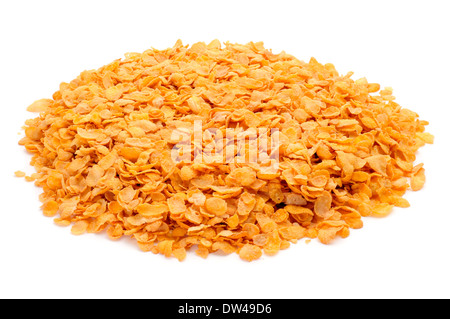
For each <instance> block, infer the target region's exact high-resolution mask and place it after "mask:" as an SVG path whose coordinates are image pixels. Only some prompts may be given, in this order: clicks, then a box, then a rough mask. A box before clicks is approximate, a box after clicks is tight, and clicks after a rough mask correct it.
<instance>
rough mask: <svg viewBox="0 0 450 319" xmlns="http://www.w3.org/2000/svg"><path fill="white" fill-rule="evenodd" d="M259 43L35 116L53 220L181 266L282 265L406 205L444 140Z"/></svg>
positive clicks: (176, 62)
mask: <svg viewBox="0 0 450 319" xmlns="http://www.w3.org/2000/svg"><path fill="white" fill-rule="evenodd" d="M351 75H352V73H349V74H347V75H344V76H343V75H340V74H339V73H338V72H337V71H336V69H335V68H334V66H333V65H332V64H320V63H319V62H318V61H316V60H315V59H314V58H311V59H310V61H309V62H307V63H306V62H303V61H300V60H298V59H296V58H295V57H293V56H291V55H288V54H286V53H285V52H281V53H278V54H275V53H273V52H272V51H271V50H268V49H266V48H264V46H263V43H261V42H256V43H254V42H250V43H248V44H246V45H241V44H232V43H224V44H221V43H220V42H219V41H218V40H214V41H212V42H211V43H209V44H205V43H196V44H194V45H192V46H190V47H189V46H187V45H183V44H182V43H181V41H177V42H176V44H175V45H174V46H173V47H172V48H168V49H166V50H156V49H150V50H147V51H144V52H142V53H129V54H126V55H125V58H123V59H121V60H116V61H113V62H111V63H109V64H107V65H105V66H103V67H100V68H99V69H97V70H89V71H84V72H82V73H81V74H80V75H79V76H78V77H77V78H76V79H74V80H73V81H70V82H68V83H61V85H60V87H59V90H58V91H57V92H55V93H54V94H53V96H52V97H51V98H46V99H40V100H37V101H36V102H34V103H32V104H31V105H30V106H28V108H27V110H28V111H30V112H37V113H39V116H38V117H36V118H34V119H29V120H27V121H26V122H25V126H24V131H25V137H24V138H23V139H21V140H20V142H19V144H20V145H23V146H24V147H25V149H26V150H27V151H28V152H29V153H31V154H32V155H33V158H32V160H31V164H32V165H33V166H34V167H35V168H36V173H35V174H31V175H30V176H25V173H23V172H21V171H17V172H15V175H16V176H18V177H25V179H26V180H27V181H34V183H35V184H36V185H37V186H39V187H42V189H43V193H42V194H41V195H40V197H39V198H40V200H41V201H42V206H41V208H42V211H43V213H44V215H45V216H49V217H54V221H55V223H56V224H58V225H61V226H69V225H72V228H71V232H72V233H73V234H75V235H80V234H83V233H86V232H87V233H95V232H102V231H105V232H106V233H107V234H108V236H109V238H111V239H113V240H115V239H118V238H121V237H122V236H130V237H132V238H133V239H135V240H136V243H137V245H138V246H139V248H141V249H142V250H143V251H151V252H153V253H159V254H162V255H164V256H166V257H175V258H176V259H178V260H179V261H182V260H184V259H185V258H186V255H187V253H188V251H189V250H190V249H191V248H193V247H197V249H196V254H197V255H198V256H200V257H203V258H206V257H207V256H208V255H209V254H210V253H218V254H231V253H237V254H238V255H239V257H240V258H241V259H243V260H246V261H253V260H256V259H258V258H260V257H261V256H262V254H263V253H264V254H267V255H275V254H277V253H278V252H279V251H280V250H283V249H286V248H288V247H289V246H290V244H291V243H296V242H297V241H298V240H300V239H302V238H306V240H305V242H306V243H308V242H309V241H310V240H311V239H313V238H317V240H318V241H319V242H321V243H324V244H329V243H331V242H333V240H334V239H335V238H336V237H342V238H345V237H347V236H349V234H350V229H358V228H361V227H362V226H363V221H362V217H369V216H372V217H384V216H387V215H389V214H390V213H391V212H392V210H393V209H394V207H409V202H408V201H407V200H406V199H404V198H403V195H404V194H405V192H406V191H407V190H413V191H417V190H420V189H421V188H423V187H424V184H425V169H424V167H423V164H416V163H414V160H415V153H416V152H417V150H418V149H419V148H420V147H422V146H424V145H425V144H432V143H433V142H434V137H433V136H432V135H431V134H430V133H428V132H425V126H426V125H427V124H428V123H427V122H426V121H422V120H419V117H418V115H417V114H416V113H415V112H412V111H410V110H407V109H405V108H402V107H401V106H400V105H399V104H397V103H396V102H395V101H394V100H395V98H394V96H393V95H392V89H391V88H384V89H381V87H380V85H379V84H376V83H369V82H368V81H367V80H366V79H365V78H362V79H357V80H353V79H352V78H351Z"/></svg>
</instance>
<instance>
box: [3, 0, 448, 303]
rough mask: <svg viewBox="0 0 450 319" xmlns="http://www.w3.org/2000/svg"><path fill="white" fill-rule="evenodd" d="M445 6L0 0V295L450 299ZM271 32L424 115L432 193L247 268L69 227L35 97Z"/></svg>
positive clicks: (229, 259) (284, 45)
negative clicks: (84, 75)
mask: <svg viewBox="0 0 450 319" xmlns="http://www.w3.org/2000/svg"><path fill="white" fill-rule="evenodd" d="M449 12H450V2H449V1H432V0H428V1H398V0H397V1H282V0H277V1H262V0H259V1H244V0H240V1H231V0H228V1H194V0H190V1H173V0H172V1H132V0H127V1H93V0H90V1H81V0H78V1H2V2H1V4H0V32H1V38H0V45H1V50H0V58H1V60H0V61H1V71H0V72H1V76H0V91H1V96H0V109H1V111H2V113H1V119H2V123H1V125H0V129H1V135H0V136H1V137H2V143H1V149H0V150H1V151H0V154H1V156H0V161H1V166H0V167H1V168H0V173H1V176H0V181H1V184H0V185H1V191H0V196H1V207H0V214H1V219H0V226H1V227H0V297H2V298H449V297H450V289H449V287H450V256H449V249H450V231H449V230H450V208H449V207H450V206H449V203H450V194H449V170H450V151H449V138H450V134H449V127H450V117H449V115H450V111H449V110H450V102H449V90H450V79H449V76H450V67H449V65H450V63H449V57H450V50H449V47H448V42H449V31H450V23H449V19H448V13H449ZM215 38H217V39H219V40H221V41H223V42H225V41H230V42H237V43H247V42H249V41H264V43H265V46H266V47H267V48H271V49H272V50H273V52H280V51H281V50H284V51H286V52H287V53H290V54H292V55H294V56H296V57H297V58H299V59H301V60H306V61H307V60H309V59H310V57H315V58H316V59H317V60H318V61H319V62H321V63H328V62H330V63H333V64H334V65H335V66H336V68H337V70H338V71H339V72H340V73H341V74H346V73H347V72H349V71H354V72H355V75H354V76H353V78H354V79H357V78H359V77H363V76H365V77H366V78H367V79H368V80H369V82H377V83H380V84H381V86H382V87H386V86H390V87H393V88H394V95H395V96H396V97H397V102H398V103H400V104H401V105H402V106H404V107H407V108H409V109H411V110H413V111H415V112H417V113H419V115H420V118H421V119H424V120H428V121H429V122H430V126H429V127H428V131H429V132H431V133H432V134H434V135H435V144H434V145H427V146H425V147H424V148H423V149H421V151H420V153H419V154H418V161H423V162H424V163H425V168H426V175H427V183H426V186H425V188H424V189H423V190H421V191H419V192H415V193H407V195H406V198H407V199H408V200H409V201H410V203H411V207H410V208H406V209H401V208H396V209H395V210H394V212H393V213H392V214H391V215H390V216H388V217H386V218H383V219H370V218H368V219H367V218H366V219H364V222H365V224H364V227H363V228H362V229H359V230H353V231H351V234H350V236H349V237H348V238H346V239H343V240H342V239H341V240H337V241H336V242H334V243H333V244H331V245H328V246H326V245H322V244H319V243H318V242H317V241H316V240H313V241H312V242H311V243H310V244H309V245H307V244H305V243H304V241H300V242H299V243H298V244H296V245H291V247H290V248H289V249H287V250H284V251H281V252H280V253H279V254H278V255H276V256H274V257H263V258H261V259H260V260H258V261H255V262H252V263H247V262H243V261H241V260H240V259H239V257H238V256H237V255H230V256H214V255H210V257H208V259H206V260H204V259H202V258H200V257H198V256H196V255H195V254H194V253H191V254H188V257H187V258H186V260H185V261H184V262H182V263H180V262H178V261H177V260H176V259H174V258H172V259H167V258H165V257H163V256H160V255H154V254H152V253H143V252H141V251H140V250H139V249H138V248H137V245H135V243H134V242H133V241H131V240H127V239H123V240H120V241H118V242H113V241H111V240H109V239H107V237H106V236H104V235H98V234H96V235H95V234H87V235H83V236H73V235H71V234H70V228H64V227H59V226H56V225H55V224H54V223H53V221H52V219H51V218H47V217H44V216H43V215H42V214H41V211H40V209H39V206H40V202H39V201H38V194H39V193H40V189H38V188H37V187H35V186H34V185H33V184H32V183H26V182H25V181H24V180H23V179H19V178H16V177H14V171H16V170H23V171H26V172H27V173H29V174H31V173H33V170H32V168H31V167H30V166H29V165H28V162H29V160H30V156H29V155H28V154H26V153H25V151H24V149H23V148H22V147H20V146H18V145H17V142H18V140H19V139H20V138H21V137H22V136H23V133H21V134H18V133H19V132H21V126H22V125H23V122H24V121H25V119H26V118H31V117H33V116H34V115H33V114H30V113H27V112H26V111H25V109H26V107H27V106H28V105H29V104H31V103H32V102H33V101H34V100H37V99H41V98H49V97H51V95H52V94H53V92H55V91H57V90H58V86H59V83H60V82H62V81H66V82H68V81H70V80H72V79H73V78H75V77H76V76H77V75H78V74H79V73H80V72H81V71H83V70H85V69H94V68H98V67H100V66H102V65H104V64H107V63H109V62H111V61H113V60H114V59H117V58H121V57H123V54H124V53H126V52H131V51H134V52H142V51H144V50H146V49H149V48H151V47H154V48H157V49H165V48H168V47H171V46H172V45H173V44H174V43H175V42H176V40H177V39H182V40H183V43H184V44H193V43H195V42H197V41H205V42H209V41H211V40H213V39H215Z"/></svg>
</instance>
